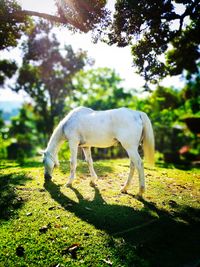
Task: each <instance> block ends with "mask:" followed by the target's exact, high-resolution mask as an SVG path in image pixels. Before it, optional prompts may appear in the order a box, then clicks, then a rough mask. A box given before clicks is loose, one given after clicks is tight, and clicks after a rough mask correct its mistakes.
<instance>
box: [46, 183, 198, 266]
mask: <svg viewBox="0 0 200 267" xmlns="http://www.w3.org/2000/svg"><path fill="white" fill-rule="evenodd" d="M44 187H45V189H46V190H47V191H48V192H49V193H50V195H51V197H52V198H53V199H54V200H55V201H56V202H57V203H59V204H60V205H61V206H62V207H63V208H64V209H65V210H67V211H69V212H72V213H73V214H74V215H76V216H77V217H78V218H80V219H81V220H84V221H86V222H87V223H89V224H91V225H93V226H95V227H96V229H99V230H104V231H106V232H107V233H108V234H109V235H110V236H111V237H112V238H113V237H122V238H123V239H124V240H125V242H128V243H129V244H131V245H134V246H135V247H136V248H137V252H138V254H139V255H140V254H142V257H144V258H145V257H147V258H148V259H149V261H150V262H151V264H152V266H181V265H180V264H185V262H190V261H191V260H196V259H197V255H199V249H198V247H200V246H198V243H199V241H198V240H200V230H199V229H200V227H199V223H198V219H199V218H200V216H199V215H200V210H199V209H192V210H191V208H189V207H187V206H185V207H180V206H177V210H176V212H175V213H172V214H171V213H169V212H168V211H166V210H164V209H159V208H158V207H157V206H156V204H155V203H151V202H148V201H145V200H142V199H141V200H140V201H141V202H142V203H143V205H144V207H143V208H142V209H140V210H137V209H134V207H130V206H125V205H120V204H109V203H106V201H105V200H104V199H103V197H102V195H101V193H100V191H99V189H98V187H94V188H93V189H94V198H93V200H88V199H85V198H84V197H83V195H82V194H81V193H80V192H79V191H78V190H77V189H75V188H73V187H71V188H69V190H72V191H73V192H74V193H75V195H76V197H77V199H78V203H77V202H76V201H74V200H72V199H71V198H69V197H68V196H67V195H65V194H64V193H63V192H61V190H60V186H59V185H57V184H55V183H54V182H53V181H48V182H45V184H44ZM130 197H134V196H133V195H130ZM188 212H189V213H188ZM177 218H178V220H177ZM186 240H188V242H186ZM174 255H176V257H175V256H174ZM161 262H162V265H159V264H161ZM172 263H173V264H172Z"/></svg>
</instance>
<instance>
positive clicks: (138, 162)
mask: <svg viewBox="0 0 200 267" xmlns="http://www.w3.org/2000/svg"><path fill="white" fill-rule="evenodd" d="M127 152H128V155H129V157H130V159H131V161H132V162H133V163H134V166H135V167H136V169H137V171H138V175H139V193H138V195H139V196H140V197H142V194H143V193H144V192H145V177H144V166H143V162H142V159H141V157H140V155H139V153H138V151H137V149H136V148H134V149H127Z"/></svg>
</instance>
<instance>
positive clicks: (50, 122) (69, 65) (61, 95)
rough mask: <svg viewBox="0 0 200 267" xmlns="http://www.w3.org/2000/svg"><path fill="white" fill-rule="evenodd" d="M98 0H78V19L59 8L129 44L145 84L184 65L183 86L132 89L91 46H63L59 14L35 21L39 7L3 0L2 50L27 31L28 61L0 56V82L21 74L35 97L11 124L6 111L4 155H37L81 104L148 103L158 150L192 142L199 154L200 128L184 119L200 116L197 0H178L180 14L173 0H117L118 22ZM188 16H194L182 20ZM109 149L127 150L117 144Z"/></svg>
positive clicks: (22, 86)
mask: <svg viewBox="0 0 200 267" xmlns="http://www.w3.org/2000/svg"><path fill="white" fill-rule="evenodd" d="M61 2H62V1H60V3H61ZM94 2H96V3H97V5H96V6H95V8H92V7H91V4H90V1H84V3H85V4H83V1H75V0H74V1H72V4H73V5H74V6H73V8H72V7H71V11H72V10H73V12H75V14H74V15H73V16H71V18H72V19H73V22H72V21H70V20H68V19H67V17H66V16H67V15H66V14H67V12H69V11H70V9H69V8H68V9H66V6H65V5H64V4H63V5H62V7H61V6H59V5H58V11H59V12H58V16H59V17H60V18H61V17H62V16H64V17H65V21H64V17H62V19H63V20H62V22H61V21H60V23H64V24H67V25H68V27H69V28H71V27H75V28H76V29H77V28H78V29H79V30H80V29H82V30H83V31H89V30H91V31H93V36H94V39H101V40H103V41H105V42H107V43H108V44H110V45H112V44H117V45H118V46H126V45H129V46H131V47H132V55H133V61H134V63H135V64H136V66H137V68H138V72H139V73H140V74H141V75H143V77H144V78H145V80H146V86H145V88H144V89H145V90H147V91H149V87H148V83H149V82H155V81H157V82H158V80H160V79H162V78H163V77H165V76H166V75H169V74H170V75H174V74H180V73H183V76H184V79H185V86H184V88H182V89H181V88H164V87H162V86H157V88H156V89H155V90H154V91H153V92H151V93H149V95H148V97H146V98H141V97H139V96H138V95H137V94H135V89H132V90H130V91H128V92H127V91H126V90H125V89H124V88H123V87H122V86H121V78H120V77H119V75H118V74H116V73H115V71H113V70H111V69H108V68H99V69H94V68H93V67H92V64H93V61H92V60H91V59H90V58H89V56H88V54H87V51H82V50H78V51H74V49H73V48H72V47H71V46H70V45H64V46H63V47H61V45H60V43H59V41H58V39H57V38H56V35H55V34H53V33H52V29H53V27H55V25H54V24H52V21H53V20H54V21H56V19H55V18H53V16H52V17H51V16H50V17H45V16H43V15H39V17H43V18H45V20H37V21H35V20H33V19H31V17H30V16H32V15H33V14H31V13H30V12H27V11H23V10H22V9H21V7H20V5H19V4H18V3H17V2H16V1H13V0H9V1H5V0H0V6H1V11H0V21H1V24H0V33H1V38H0V51H4V50H5V49H7V50H9V49H12V48H13V47H16V46H17V45H18V44H19V40H21V37H23V41H22V44H21V50H22V52H23V53H22V54H23V57H22V64H21V65H20V66H18V64H17V62H16V61H15V60H14V59H12V60H7V59H3V58H1V60H0V85H1V87H3V86H4V85H5V83H6V81H7V79H9V78H11V77H13V75H14V74H15V75H16V74H17V78H16V83H15V84H14V85H12V90H14V91H15V92H19V91H20V90H24V91H25V92H26V93H27V94H28V95H29V96H30V98H31V99H32V101H31V103H29V104H24V105H23V107H22V108H21V110H20V113H19V115H18V116H17V117H15V118H13V119H12V122H11V125H10V127H9V129H8V127H7V126H5V125H4V122H3V120H2V119H1V137H0V138H1V141H2V142H1V144H2V145H1V157H6V156H8V157H11V158H12V157H16V156H17V157H19V158H22V159H23V158H25V157H30V156H33V155H35V153H36V149H37V148H38V147H45V145H46V142H47V140H48V138H49V136H50V134H51V133H52V131H53V128H54V126H55V125H56V123H58V121H59V120H60V119H61V118H62V117H63V116H64V115H65V114H66V113H67V112H69V110H70V109H71V108H73V107H75V106H78V105H85V106H89V107H92V108H94V109H96V110H104V109H110V108H117V107H121V106H126V107H130V108H133V109H139V110H143V111H145V112H146V113H147V114H148V115H149V116H150V118H151V120H152V122H153V125H154V131H155V135H156V148H157V150H158V151H159V152H161V153H164V154H165V155H170V153H171V154H173V152H175V155H171V157H172V158H173V156H174V157H175V158H178V159H179V158H180V157H179V156H180V155H178V154H180V153H179V151H180V149H181V147H183V146H186V147H187V145H188V144H189V146H190V147H191V149H190V152H189V154H190V155H189V157H193V156H194V157H195V155H196V154H197V153H198V149H199V147H198V144H197V143H198V142H197V134H198V133H199V132H198V130H197V131H196V132H194V131H189V130H187V128H186V125H185V119H186V117H187V118H191V117H196V118H199V105H200V96H199V83H200V74H199V61H198V60H199V35H197V34H196V32H197V31H198V29H199V28H198V27H199V21H200V20H199V1H175V2H174V3H176V4H182V5H183V6H184V11H183V13H182V15H180V14H178V13H176V9H175V5H174V3H172V2H171V1H161V0H160V1H147V0H146V1H143V4H142V3H141V1H128V0H125V1H116V4H115V11H114V19H113V20H112V22H111V21H110V17H109V16H110V13H109V12H108V10H107V9H106V6H105V1H94ZM71 11H70V12H71ZM85 11H87V12H85ZM122 11H123V12H122ZM62 12H63V13H62ZM81 12H82V13H81ZM83 13H84V15H85V17H84V16H83ZM153 14H154V15H153ZM155 14H156V16H155ZM27 15H29V16H27ZM35 15H36V14H35ZM68 15H69V14H68ZM122 15H123V16H122ZM77 16H79V18H80V17H81V18H82V20H80V19H79V20H77ZM82 16H83V17H82ZM187 18H189V21H190V22H189V23H187V24H184V21H185V20H186V19H187ZM48 20H50V22H49V21H48ZM174 20H178V22H179V27H178V29H174V28H173V27H172V28H170V27H169V26H170V25H169V24H170V23H171V22H172V21H174ZM56 22H58V20H57V21H56ZM77 23H79V24H80V23H81V26H80V25H79V26H77ZM99 27H100V29H101V30H99ZM83 28H84V29H83ZM105 29H107V30H105ZM135 37H137V42H136V43H135V41H134V38H135ZM169 44H170V46H169ZM186 44H187V46H186ZM169 48H170V49H169ZM163 53H165V61H162V62H160V60H159V59H158V57H159V56H160V55H161V54H163ZM185 53H187V57H185ZM86 66H87V70H86ZM136 91H137V90H136ZM186 150H187V149H186ZM15 151H17V155H15ZM98 153H99V152H98ZM98 153H97V152H96V156H98ZM107 154H109V156H120V155H123V153H122V152H121V151H120V150H119V149H117V148H114V149H113V150H110V151H109V153H107ZM191 154H192V155H191ZM101 156H102V157H103V156H104V154H102V155H101ZM166 158H167V156H166Z"/></svg>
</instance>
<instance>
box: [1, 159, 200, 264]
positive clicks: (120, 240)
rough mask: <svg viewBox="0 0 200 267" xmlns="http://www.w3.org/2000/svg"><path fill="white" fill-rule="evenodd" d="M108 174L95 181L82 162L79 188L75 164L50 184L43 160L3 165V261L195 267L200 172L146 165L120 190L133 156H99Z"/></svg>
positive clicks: (199, 254)
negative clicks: (72, 172) (142, 177)
mask: <svg viewBox="0 0 200 267" xmlns="http://www.w3.org/2000/svg"><path fill="white" fill-rule="evenodd" d="M94 165H95V169H96V171H97V174H98V175H99V177H100V178H101V179H100V180H99V181H98V182H97V183H98V187H96V188H93V187H90V186H89V180H90V179H89V173H88V169H87V165H86V163H85V162H81V161H80V162H79V167H78V170H77V179H76V180H75V182H74V185H73V188H66V187H65V183H66V181H67V177H68V175H69V164H68V162H63V163H62V164H61V167H60V168H59V169H56V170H55V171H54V175H53V180H52V181H50V182H48V183H44V179H43V167H42V165H41V164H40V163H39V162H37V161H29V162H26V163H25V164H24V165H23V166H19V165H18V164H17V163H13V162H8V161H5V162H3V163H2V164H1V166H0V171H1V172H0V173H1V175H0V267H1V266H2V267H4V266H8V267H12V266H15V267H16V266H48V267H55V266H57V267H58V266H119V267H121V266H131V267H148V266H152V267H179V266H180V267H181V266H188V267H194V266H199V265H198V264H200V170H197V169H194V170H188V171H183V170H178V169H172V168H171V169H166V168H161V167H155V168H147V167H146V168H145V173H146V184H147V192H146V194H145V197H144V199H143V200H138V199H137V198H136V197H135V194H136V193H137V192H138V179H137V175H136V174H135V179H134V181H133V184H132V186H131V188H130V190H129V194H121V193H120V187H121V186H122V185H123V183H124V182H125V180H126V177H127V174H128V171H129V162H128V160H126V159H123V160H121V159H120V160H106V161H97V162H95V164H94Z"/></svg>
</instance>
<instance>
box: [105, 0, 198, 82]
mask: <svg viewBox="0 0 200 267" xmlns="http://www.w3.org/2000/svg"><path fill="white" fill-rule="evenodd" d="M179 7H181V8H183V11H182V13H181V14H179V13H178V9H179ZM186 21H187V22H186ZM185 23H186V25H187V26H186V25H185ZM177 25H178V27H177ZM199 31H200V1H199V0H176V1H171V0H156V1H150V0H142V1H141V0H117V1H116V4H115V13H114V20H113V23H112V25H111V29H110V31H109V33H108V35H107V42H108V43H109V44H111V45H112V44H117V45H118V46H127V45H131V46H132V55H133V60H134V63H135V65H136V67H137V68H138V72H139V73H140V74H142V75H143V76H144V77H145V79H146V80H147V81H148V80H151V81H156V80H158V79H159V78H162V77H164V76H166V75H168V74H170V75H177V74H181V73H182V71H183V70H184V69H185V70H188V71H191V72H192V73H194V72H196V71H197V61H198V60H199V57H200V53H199V43H200V35H199ZM134 38H135V39H134ZM170 47H172V48H170ZM163 53H165V54H166V59H165V60H164V59H163V58H161V59H160V58H159V56H160V55H162V54H163Z"/></svg>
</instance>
